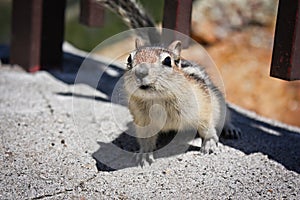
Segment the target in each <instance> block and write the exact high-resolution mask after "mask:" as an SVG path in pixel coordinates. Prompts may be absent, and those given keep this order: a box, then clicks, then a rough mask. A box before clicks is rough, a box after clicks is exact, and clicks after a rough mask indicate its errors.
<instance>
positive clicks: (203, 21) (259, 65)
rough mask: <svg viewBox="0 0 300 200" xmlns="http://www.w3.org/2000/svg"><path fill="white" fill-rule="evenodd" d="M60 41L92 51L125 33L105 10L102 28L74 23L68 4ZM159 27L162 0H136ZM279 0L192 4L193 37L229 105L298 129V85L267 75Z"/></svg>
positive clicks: (3, 16) (5, 17) (74, 4)
mask: <svg viewBox="0 0 300 200" xmlns="http://www.w3.org/2000/svg"><path fill="white" fill-rule="evenodd" d="M67 2H68V3H67V11H66V18H65V40H66V41H68V42H69V43H71V44H72V45H74V46H75V47H77V48H79V49H81V50H84V51H91V50H92V49H93V48H94V47H95V46H96V45H98V44H99V43H100V42H102V41H103V40H105V39H107V38H109V37H110V36H112V35H115V34H117V33H120V32H121V31H124V30H128V28H127V26H126V25H125V24H124V23H123V22H122V20H120V19H119V18H118V17H117V16H116V15H115V14H113V13H111V12H110V11H106V13H105V24H104V26H103V27H101V28H90V27H87V26H84V25H82V24H80V23H79V0H68V1H67ZM139 2H140V3H141V4H142V5H143V6H144V7H145V8H146V10H147V11H148V12H149V13H150V14H151V15H152V16H153V17H154V19H155V21H156V23H157V24H158V25H159V24H160V23H161V19H162V12H163V1H162V0H152V1H149V0H148V1H147V0H140V1H139ZM277 4H278V0H195V1H194V5H193V13H192V37H193V39H195V40H197V41H198V42H199V43H200V44H202V45H203V46H204V48H205V49H206V50H207V51H208V53H209V54H210V56H211V57H212V59H213V60H214V62H215V63H216V65H217V66H218V68H219V70H220V73H221V75H222V77H223V81H224V84H225V89H226V95H227V99H228V101H229V102H231V103H234V104H236V105H239V106H241V107H244V108H246V109H249V110H252V111H254V112H256V113H258V114H260V115H262V116H265V117H269V118H272V119H276V120H279V121H282V122H285V123H288V124H291V125H295V126H300V117H299V115H300V101H299V100H300V82H299V81H294V82H286V81H282V80H279V79H275V78H271V77H270V76H269V71H270V64H271V56H272V48H273V38H274V30H275V23H276V12H277ZM11 5H12V0H1V1H0V25H1V28H0V45H9V43H10V23H11Z"/></svg>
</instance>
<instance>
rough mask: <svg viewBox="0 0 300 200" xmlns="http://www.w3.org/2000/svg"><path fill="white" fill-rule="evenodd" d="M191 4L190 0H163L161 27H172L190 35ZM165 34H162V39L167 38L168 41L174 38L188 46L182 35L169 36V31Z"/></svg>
mask: <svg viewBox="0 0 300 200" xmlns="http://www.w3.org/2000/svg"><path fill="white" fill-rule="evenodd" d="M192 4H193V1H192V0H165V4H164V16H163V28H167V29H172V30H175V31H178V32H180V33H183V34H185V35H187V36H190V30H191V15H192ZM163 34H164V33H163ZM167 34H168V36H167V37H164V36H163V39H164V40H169V41H168V42H169V43H170V42H172V41H174V40H181V41H182V43H183V47H184V48H186V47H188V45H189V44H188V40H187V39H184V37H181V36H180V35H177V34H174V35H171V37H170V32H168V33H167ZM169 37H170V38H169Z"/></svg>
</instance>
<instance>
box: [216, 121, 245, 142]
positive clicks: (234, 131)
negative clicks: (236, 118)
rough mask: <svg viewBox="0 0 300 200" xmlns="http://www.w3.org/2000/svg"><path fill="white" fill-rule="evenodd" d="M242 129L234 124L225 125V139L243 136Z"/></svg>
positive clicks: (223, 134) (223, 133)
mask: <svg viewBox="0 0 300 200" xmlns="http://www.w3.org/2000/svg"><path fill="white" fill-rule="evenodd" d="M241 133H242V132H241V130H240V129H239V128H237V127H235V126H234V125H233V124H231V123H230V124H228V125H225V127H224V128H223V131H222V134H221V136H222V137H223V138H225V139H239V138H240V137H241Z"/></svg>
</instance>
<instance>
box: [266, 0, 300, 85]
mask: <svg viewBox="0 0 300 200" xmlns="http://www.w3.org/2000/svg"><path fill="white" fill-rule="evenodd" d="M299 14H300V0H280V1H279V5H278V14H277V22H276V30H275V39H274V47H273V55H272V64H271V73H270V75H271V76H273V77H276V78H280V79H284V80H300V18H299V17H300V16H299Z"/></svg>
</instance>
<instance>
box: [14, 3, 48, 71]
mask: <svg viewBox="0 0 300 200" xmlns="http://www.w3.org/2000/svg"><path fill="white" fill-rule="evenodd" d="M42 3H43V1H41V0H13V6H12V7H13V9H12V25H11V49H10V63H11V64H18V65H21V66H22V67H24V68H25V70H27V71H30V72H34V71H37V70H39V69H40V44H41V29H42V22H41V19H42Z"/></svg>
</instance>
